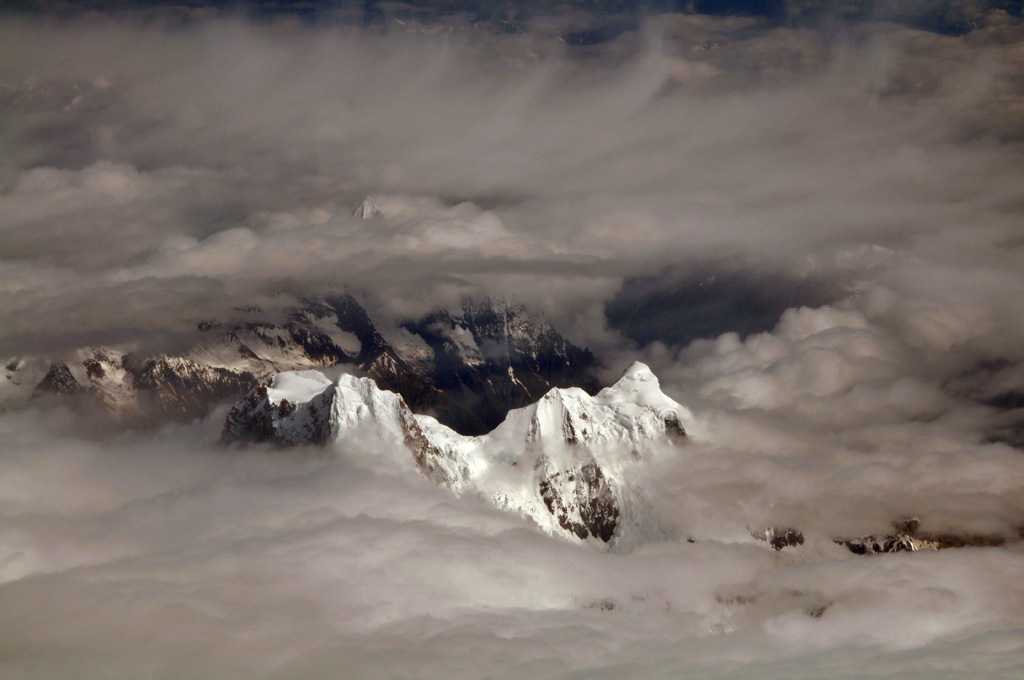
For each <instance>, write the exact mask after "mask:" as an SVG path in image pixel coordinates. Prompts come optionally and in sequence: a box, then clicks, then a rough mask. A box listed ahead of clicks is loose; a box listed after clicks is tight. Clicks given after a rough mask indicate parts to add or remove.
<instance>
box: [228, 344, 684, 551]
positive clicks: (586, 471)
mask: <svg viewBox="0 0 1024 680" xmlns="http://www.w3.org/2000/svg"><path fill="white" fill-rule="evenodd" d="M640 386H642V389H641V388H640ZM692 422H693V415H692V414H691V413H690V412H689V411H688V410H687V409H685V408H684V407H683V406H681V405H680V404H678V403H676V402H674V401H672V400H671V399H670V398H669V397H667V396H665V395H664V394H663V393H662V392H661V390H660V388H659V386H658V382H657V379H656V378H655V377H654V376H653V374H652V373H651V372H650V369H649V368H647V367H646V366H643V365H642V364H639V365H637V366H634V367H631V369H630V371H627V373H626V375H624V376H623V378H622V379H621V380H620V381H619V382H617V383H616V384H615V385H613V386H612V387H609V388H606V389H605V390H602V391H601V392H600V393H598V394H597V395H596V396H590V395H589V394H587V393H586V392H585V391H584V390H581V389H579V388H553V389H550V390H549V391H548V392H547V393H546V394H545V395H544V396H543V397H542V398H541V399H539V400H538V401H537V402H535V403H533V404H531V405H529V406H526V407H524V408H520V409H517V410H515V411H512V412H510V413H509V414H508V416H507V417H506V419H505V420H504V421H503V422H502V423H501V424H500V425H499V426H498V427H496V428H495V429H494V430H493V431H491V432H489V433H487V434H484V435H480V436H475V437H473V436H464V435H460V434H458V433H457V432H455V431H454V430H452V429H450V428H448V427H446V426H444V425H442V424H441V423H439V422H438V421H437V420H436V419H434V418H432V417H430V416H423V415H414V414H413V413H412V411H411V410H410V409H409V407H408V406H407V405H406V403H405V402H404V400H402V398H401V397H400V396H399V395H398V394H395V393H393V392H389V391H386V390H382V389H380V388H379V387H378V386H377V384H376V383H375V382H374V381H373V380H371V379H369V378H359V377H355V376H353V375H348V374H344V375H342V376H340V377H339V378H338V379H337V380H335V381H331V380H329V379H328V378H326V377H325V376H324V375H323V374H321V373H320V372H318V371H297V372H291V373H281V374H279V375H277V376H274V377H273V378H272V379H270V380H268V381H267V382H266V383H265V384H263V385H261V386H260V387H258V388H256V389H255V390H253V391H252V392H251V393H250V394H249V395H248V396H247V397H246V398H245V399H243V400H241V401H239V402H238V403H237V404H236V405H235V407H234V408H233V409H232V410H231V413H230V414H229V415H228V419H227V421H226V423H225V427H224V435H223V436H224V439H225V440H226V441H229V442H230V441H269V442H273V443H275V444H278V445H283V446H288V445H295V444H325V443H330V442H339V443H340V444H341V445H342V446H346V445H349V444H351V443H352V442H359V441H370V442H373V443H376V444H385V445H390V446H384V447H383V449H386V450H388V451H395V450H402V449H403V448H404V449H406V450H408V451H410V452H411V453H412V454H413V455H412V460H413V461H414V462H415V464H416V466H417V467H418V468H419V470H420V471H421V472H423V474H424V475H426V476H427V477H428V478H430V479H433V480H434V481H436V482H438V483H440V484H442V485H444V486H447V487H448V488H450V489H452V490H453V491H455V492H456V493H463V492H466V491H467V490H475V491H477V492H479V493H481V494H482V495H484V496H486V497H487V498H489V499H490V500H491V501H492V502H493V503H495V504H496V505H498V506H499V507H502V508H505V509H508V510H512V511H515V512H518V513H520V514H522V515H525V516H527V517H530V518H532V519H534V520H535V521H536V522H537V523H538V524H539V525H540V526H541V527H542V528H544V529H545V530H547V531H549V532H551V533H555V534H560V535H563V536H567V537H574V538H576V539H580V540H587V539H589V538H591V537H593V538H596V539H597V540H599V541H602V542H605V543H607V542H610V541H612V540H613V538H614V537H615V536H616V535H617V531H618V530H619V526H620V521H621V519H622V517H623V516H624V513H629V512H631V508H632V506H634V505H635V504H636V501H635V499H633V498H631V497H629V493H628V492H627V491H626V489H627V488H628V484H627V481H628V477H629V474H630V470H631V466H633V465H635V464H637V463H638V462H640V461H642V460H645V459H647V458H649V457H650V456H652V455H658V454H659V453H664V452H669V451H673V450H674V449H675V446H676V445H677V444H678V443H680V442H681V441H682V440H683V439H684V438H685V437H686V434H685V430H684V429H683V426H682V425H681V424H680V423H686V424H687V425H690V424H691V423H692ZM492 472H494V473H497V474H491V473H492Z"/></svg>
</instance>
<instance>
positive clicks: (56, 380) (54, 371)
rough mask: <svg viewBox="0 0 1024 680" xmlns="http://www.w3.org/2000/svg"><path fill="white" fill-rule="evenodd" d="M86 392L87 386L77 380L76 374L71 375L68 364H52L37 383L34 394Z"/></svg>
mask: <svg viewBox="0 0 1024 680" xmlns="http://www.w3.org/2000/svg"><path fill="white" fill-rule="evenodd" d="M37 375H38V374H37ZM83 392H85V387H84V386H83V385H82V384H81V383H80V382H78V381H77V380H75V376H73V375H71V370H70V369H69V368H68V366H67V364H58V363H53V364H50V370H49V371H47V373H46V375H45V376H43V379H42V380H41V381H39V384H38V385H36V389H35V392H34V394H35V395H36V396H40V395H43V394H64V395H71V394H82V393H83Z"/></svg>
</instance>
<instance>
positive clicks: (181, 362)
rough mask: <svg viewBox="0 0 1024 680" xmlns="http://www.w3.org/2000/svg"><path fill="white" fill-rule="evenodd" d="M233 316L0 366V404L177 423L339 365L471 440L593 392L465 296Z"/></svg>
mask: <svg viewBox="0 0 1024 680" xmlns="http://www.w3.org/2000/svg"><path fill="white" fill-rule="evenodd" d="M238 311H239V313H240V314H241V317H242V320H240V321H233V322H221V321H216V320H208V321H204V322H202V323H200V324H199V330H200V331H201V332H202V334H203V336H204V337H203V339H202V340H201V342H200V343H198V344H197V345H195V346H193V347H191V348H190V349H188V350H187V351H185V352H183V353H181V354H177V355H164V354H156V355H145V354H141V353H130V354H126V353H124V352H121V351H118V350H115V349H112V348H104V347H100V348H88V349H83V350H80V351H79V352H78V353H77V356H76V359H75V360H74V361H66V362H52V363H51V362H50V361H49V360H48V359H47V358H45V357H27V358H25V357H21V358H11V359H7V360H5V362H4V370H3V371H2V372H0V402H6V405H7V407H11V406H12V405H16V404H17V403H19V402H25V401H27V400H28V399H29V398H30V397H31V396H32V395H33V394H34V395H35V396H37V397H40V396H43V397H45V396H47V395H63V396H65V397H67V396H71V395H75V398H76V399H80V400H88V399H89V398H90V397H92V398H96V399H98V401H99V402H101V403H102V404H103V405H104V406H105V407H106V409H107V410H109V411H110V412H111V413H113V414H115V415H116V416H117V417H118V418H119V419H120V420H122V421H128V422H130V421H132V420H133V419H136V420H150V419H156V420H166V419H172V420H189V419H193V418H196V417H201V416H204V415H206V414H207V413H209V411H210V409H211V408H212V407H213V406H215V405H216V404H217V403H219V402H221V401H223V400H225V399H232V398H234V399H237V398H238V397H240V396H242V395H244V394H245V393H246V392H248V391H249V390H251V389H253V388H254V387H256V386H257V385H258V384H259V383H260V381H261V380H262V379H265V378H267V377H269V376H271V375H274V374H276V373H279V372H281V371H288V370H301V369H309V368H325V367H331V366H345V367H351V368H353V369H356V370H358V371H361V372H363V373H365V374H366V375H368V376H370V377H372V378H373V379H374V380H375V381H376V382H377V383H378V384H379V385H381V386H382V387H383V388H385V389H389V390H393V391H395V392H397V393H399V394H401V395H402V397H403V399H404V400H405V402H406V403H407V404H408V406H409V407H410V408H412V409H413V410H416V411H430V412H432V413H434V414H436V415H437V417H438V419H439V420H440V421H441V422H443V423H445V424H447V425H449V426H451V427H453V428H454V429H455V430H457V431H459V432H462V433H464V434H479V433H482V432H486V431H488V430H490V429H491V428H493V427H494V426H496V425H497V424H498V423H499V422H501V419H502V418H503V417H504V416H505V414H506V413H507V412H508V411H509V409H512V408H517V407H520V406H524V405H526V404H528V403H530V402H532V401H535V400H536V399H538V398H540V396H542V395H543V394H544V393H545V392H546V391H547V390H549V389H551V388H552V387H559V386H561V387H566V386H570V385H582V386H584V387H586V388H587V389H591V390H593V389H596V387H597V384H596V382H595V381H594V379H593V377H592V376H591V375H590V369H591V368H592V367H593V365H594V363H595V360H594V356H593V354H591V353H590V352H589V351H588V350H586V349H583V348H580V347H577V346H576V345H574V344H572V343H571V342H569V341H568V340H567V339H565V338H564V337H563V336H562V335H560V334H559V333H558V332H557V331H555V330H554V329H553V328H552V327H551V325H550V324H549V323H547V322H546V321H545V320H544V319H542V318H541V317H539V316H536V315H533V314H530V313H529V312H527V310H526V309H525V308H524V307H522V306H521V305H518V304H514V303H510V302H507V301H504V300H493V299H489V298H484V299H473V300H467V301H466V302H465V303H464V304H463V306H462V307H461V308H459V309H455V310H437V311H435V312H432V313H430V314H428V315H426V316H424V317H422V318H419V319H415V320H412V321H409V322H407V323H405V324H403V325H400V326H387V325H385V324H382V323H380V322H378V321H377V320H375V319H374V318H372V317H371V315H370V313H369V312H368V311H367V310H366V308H365V307H364V306H363V305H361V304H360V303H359V302H358V301H357V300H356V299H355V298H354V297H353V296H351V295H349V294H341V295H334V296H325V297H321V298H315V299H307V300H303V301H301V302H300V303H299V304H297V305H295V306H294V307H293V308H291V309H290V310H288V311H287V313H286V315H285V317H284V320H280V319H273V318H272V317H271V316H270V315H268V314H264V313H263V312H261V311H260V310H259V309H257V308H246V309H242V310H238Z"/></svg>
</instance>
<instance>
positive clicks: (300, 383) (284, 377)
mask: <svg viewBox="0 0 1024 680" xmlns="http://www.w3.org/2000/svg"><path fill="white" fill-rule="evenodd" d="M330 386H331V381H330V379H329V378H328V377H327V376H325V375H324V374H323V373H321V372H320V371H285V372H284V373H278V374H277V375H275V376H274V377H273V378H271V379H270V384H269V385H267V399H268V400H269V401H270V403H271V404H275V405H277V404H280V403H281V402H282V401H290V402H291V403H293V404H300V403H302V402H305V401H309V400H310V399H312V398H313V397H315V396H316V395H318V394H320V393H321V392H323V391H324V390H326V389H327V388H328V387H330Z"/></svg>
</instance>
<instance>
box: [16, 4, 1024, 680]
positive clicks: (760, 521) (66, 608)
mask: <svg viewBox="0 0 1024 680" xmlns="http://www.w3.org/2000/svg"><path fill="white" fill-rule="evenodd" d="M986 22H987V23H984V25H982V26H981V27H979V28H978V29H977V30H975V31H973V32H971V33H968V34H967V35H964V36H959V37H953V36H943V35H938V34H933V33H927V32H924V31H917V30H913V29H911V28H907V27H905V26H900V25H897V24H889V23H877V24H871V23H864V24H860V25H857V26H851V27H839V26H834V25H828V27H827V28H825V27H823V28H818V27H805V28H785V27H774V28H773V27H771V26H767V25H763V24H759V23H758V22H757V21H756V20H752V19H738V18H721V19H711V18H708V17H694V16H689V17H685V16H673V15H666V16H662V17H655V18H652V20H651V21H649V22H648V23H646V24H645V25H644V26H643V27H642V28H641V29H640V30H637V31H630V32H627V33H624V34H622V35H620V36H619V37H618V38H616V39H614V40H612V41H610V42H608V43H606V44H603V45H599V46H591V47H587V48H585V49H573V48H570V47H568V46H566V45H565V44H564V43H563V42H561V41H560V40H558V38H557V34H553V33H551V32H550V31H547V30H546V28H545V26H546V25H545V24H543V23H540V24H538V25H537V26H535V27H532V28H531V29H530V30H525V31H522V32H520V33H517V34H513V35H504V34H496V33H494V32H491V31H488V30H475V29H472V28H467V27H465V26H454V27H453V26H450V25H447V24H443V23H442V24H438V25H435V24H428V25H417V24H410V23H408V22H406V23H402V24H397V23H396V24H395V25H391V26H390V27H389V29H388V30H381V28H380V27H379V26H376V27H371V28H358V27H353V26H348V25H341V26H334V25H321V26H309V25H304V24H301V23H297V22H293V21H288V20H280V21H261V22H252V21H247V20H241V19H233V18H213V19H209V20H201V21H190V22H184V23H181V22H174V21H172V22H164V21H160V20H149V21H147V22H140V21H135V20H126V19H108V18H100V17H88V16H87V17H77V18H63V19H25V18H15V17H4V18H3V20H2V21H0V44H2V45H4V48H3V53H2V55H0V120H2V125H0V145H2V148H3V153H2V154H0V354H2V355H3V356H4V357H8V356H23V355H28V354H33V353H38V354H44V355H47V356H59V355H60V354H61V353H63V352H69V351H71V350H73V349H75V348H77V347H80V346H82V345H86V344H93V343H97V344H98V343H105V344H118V345H121V346H125V347H129V348H130V347H145V348H154V347H159V348H167V349H173V348H175V347H183V346H186V345H187V344H188V343H189V342H190V341H191V339H192V335H191V334H192V333H193V332H194V329H195V324H196V322H197V321H199V320H201V319H204V318H211V317H212V318H217V317H218V316H223V315H224V314H226V313H228V311H229V310H230V309H232V308H233V307H235V306H237V305H243V304H252V303H254V302H256V303H264V304H267V303H268V302H269V301H272V300H273V299H276V298H277V297H280V295H281V294H282V293H284V294H303V293H315V292H320V291H324V290H329V289H332V288H337V287H340V286H347V287H349V288H350V289H353V290H358V291H361V292H362V294H363V295H364V296H365V297H366V298H367V299H368V300H370V302H371V303H372V306H373V307H374V309H375V313H377V314H379V315H381V316H382V317H385V318H393V319H395V320H401V319H403V318H406V317H408V316H412V315H416V314H420V313H423V312H425V311H427V310H430V309H434V308H436V307H437V306H438V305H444V304H457V303H458V302H459V300H460V299H461V298H462V297H463V296H464V295H466V294H480V293H486V294H492V295H506V296H509V297H512V298H515V299H518V300H521V301H523V302H525V303H526V304H527V305H528V306H530V307H531V308H534V309H537V310H540V311H544V312H546V313H547V314H548V316H549V318H550V319H551V321H552V322H553V323H554V325H555V326H556V328H558V329H559V330H560V331H562V332H564V333H566V334H568V335H569V336H570V337H571V338H572V339H573V340H574V341H576V342H578V343H580V344H586V345H587V346H589V347H591V348H592V349H593V350H594V351H595V352H596V353H597V354H598V356H599V358H600V360H601V361H602V362H603V369H602V370H603V373H602V376H603V378H604V379H605V381H606V382H610V381H612V380H614V379H615V378H616V377H617V374H618V373H619V372H621V370H622V369H623V368H624V367H625V366H627V365H628V364H629V363H630V362H632V361H633V360H636V359H642V360H644V361H646V362H648V363H649V364H650V365H651V366H652V368H653V369H654V371H655V372H656V373H657V374H658V375H659V377H660V378H661V382H662V385H663V387H664V389H665V391H666V392H667V393H669V394H670V395H671V396H673V397H674V398H676V399H678V400H679V401H681V402H682V403H684V404H686V405H687V406H689V407H691V408H692V409H693V410H694V411H695V412H696V414H697V416H698V418H699V419H700V420H701V423H702V426H703V428H704V429H705V430H706V433H707V441H704V442H700V443H692V444H690V445H688V446H686V447H683V448H681V449H680V450H679V452H678V455H677V456H676V457H675V458H673V459H671V460H670V461H668V462H664V463H661V464H658V465H656V466H655V465H652V466H651V469H650V470H649V471H648V472H647V473H645V475H646V476H645V477H644V478H642V479H638V480H636V485H637V486H638V487H639V488H642V489H644V493H645V497H646V498H645V502H646V503H647V504H648V509H649V511H650V512H651V513H652V515H655V516H657V517H658V519H659V522H660V524H661V526H662V527H663V528H664V533H663V535H661V536H649V537H646V540H644V541H636V542H623V546H622V548H621V549H620V550H618V551H613V552H604V551H600V550H596V549H593V548H592V547H581V546H578V545H574V544H570V543H568V542H564V541H561V540H558V539H554V538H551V537H548V536H546V535H544V534H543V533H541V532H539V531H538V530H536V528H535V527H533V526H531V525H530V524H529V523H528V522H527V521H526V520H523V519H521V518H518V517H515V516H513V515H510V514H507V513H503V512H501V511H499V510H496V509H494V508H493V507H491V506H490V505H489V504H488V503H486V502H485V501H484V500H482V499H477V498H472V497H464V498H455V497H454V496H453V495H452V494H450V493H449V492H447V491H446V490H444V489H439V488H436V487H434V486H433V485H431V484H430V483H429V482H428V481H427V480H425V479H423V478H421V477H420V476H418V475H417V474H415V473H414V472H409V473H403V472H396V470H395V467H394V466H393V465H390V464H388V463H387V462H386V461H387V460H389V457H393V456H401V455H404V452H401V451H382V452H380V456H379V457H377V458H375V457H373V456H365V455H360V454H359V453H358V452H355V451H348V450H346V448H345V447H344V446H340V447H339V448H338V449H337V450H332V451H322V450H306V449H298V450H293V451H279V450H273V449H270V448H261V447H253V448H250V449H247V450H230V449H225V448H223V447H220V446H218V445H217V439H218V436H219V433H220V426H221V423H222V422H223V415H224V411H223V410H221V411H219V412H218V413H217V414H216V415H215V416H214V417H211V418H210V419H208V420H206V421H201V422H197V423H193V424H188V425H175V426H167V427H165V428H163V429H159V430H157V431H154V432H145V433H144V432H135V431H110V430H105V429H102V428H100V427H98V426H97V424H96V423H94V422H92V421H90V419H89V418H88V417H87V416H84V415H81V414H75V413H72V412H70V411H67V410H64V409H62V408H60V407H53V408H46V409H44V408H32V409H29V410H21V411H16V412H10V413H4V414H0V442H2V444H0V675H2V676H3V677H4V678H17V679H21V678H33V679H35V678H58V677H75V678H139V677H153V678H181V677H203V678H236V677H238V678H240V677H245V678H356V677H359V678H362V677H367V678H369V677H374V678H376V677H388V678H391V677H394V678H433V677H437V678H482V677H491V678H504V677H507V678H522V677H536V678H574V677H579V678H583V677H586V678H594V677H609V678H610V677H615V678H620V677H650V678H661V677H664V678H678V677H709V678H714V677H723V678H724V677H730V678H732V677H757V678H768V677H786V678H802V677H803V678H817V677H829V678H842V677H888V678H901V679H902V678H917V677H920V678H928V679H929V680H935V679H938V678H962V677H966V676H970V677H978V678H983V677H991V678H1011V677H1018V676H1019V674H1020V669H1021V666H1022V664H1024V642H1022V640H1024V635H1022V633H1024V583H1022V581H1021V579H1020V574H1021V573H1024V572H1022V569H1024V552H1022V548H1021V547H1020V544H1019V543H1018V544H1014V543H1013V540H1014V539H1019V536H1020V533H1019V532H1020V530H1021V527H1022V526H1024V458H1022V455H1024V454H1022V453H1021V450H1020V449H1019V448H1014V446H1012V445H1013V444H1016V445H1017V446H1020V439H1021V434H1020V433H1021V428H1022V425H1021V423H1022V421H1024V413H1022V412H1021V411H1020V410H1019V409H1018V410H1014V409H1013V408H1012V407H1013V406H1014V405H1017V406H1019V405H1020V404H1019V403H1018V401H1020V400H1018V401H1014V395H1019V394H1020V393H1021V392H1024V305H1022V304H1021V300H1022V299H1024V277H1022V275H1021V272H1022V271H1024V231H1022V228H1021V224H1022V217H1024V171H1022V170H1021V168H1022V167H1024V165H1022V160H1024V158H1022V154H1021V151H1022V147H1021V141H1022V140H1024V122H1022V121H1024V113H1022V112H1024V85H1022V83H1024V78H1022V74H1024V28H1022V26H1021V24H1020V23H1019V22H1018V21H1017V20H1015V19H1014V18H1013V17H1010V16H1008V15H1005V13H1003V14H1000V13H990V14H989V15H987V19H986ZM366 196H372V197H373V201H374V204H375V205H376V206H377V208H378V209H379V210H380V213H381V214H380V215H379V216H378V217H375V218H373V219H369V220H363V219H359V218H356V217H354V216H353V215H352V212H353V210H354V209H355V208H356V206H358V205H359V204H360V202H361V201H362V200H363V199H364V198H365V197H366ZM693 268H699V269H700V271H702V272H703V271H706V272H710V273H709V277H711V276H715V275H717V276H720V277H722V280H729V277H731V276H735V275H736V273H737V272H742V273H744V275H745V276H748V277H753V279H752V280H755V281H756V280H763V281H765V282H767V283H766V284H765V290H763V291H759V294H761V295H763V296H764V297H766V298H767V299H771V298H772V297H773V296H775V297H779V298H780V299H781V298H785V299H789V298H786V297H785V296H786V291H785V290H782V289H778V290H776V288H777V287H779V286H782V285H783V284H780V283H779V282H780V281H789V280H799V279H800V278H801V277H815V278H816V279H817V280H821V281H825V282H828V283H829V286H828V290H830V291H832V294H831V301H830V302H829V304H826V305H822V304H815V305H813V306H810V307H800V306H795V307H793V308H790V309H788V310H786V311H785V312H784V313H783V314H782V315H781V318H780V319H779V320H778V322H777V324H776V325H774V327H772V328H769V329H766V330H765V331H764V332H761V333H752V334H749V335H746V336H745V337H741V336H740V335H739V334H737V333H729V332H723V333H722V334H720V335H717V336H716V337H707V338H703V339H698V340H696V341H694V342H692V343H686V344H679V343H673V342H671V341H669V340H666V341H664V342H654V343H649V344H643V345H641V344H638V343H637V342H635V341H634V340H631V339H629V338H627V337H624V335H623V334H622V333H620V331H619V329H617V328H615V327H614V326H612V325H610V324H609V322H608V318H607V316H606V314H605V310H606V305H607V304H608V303H609V301H611V300H613V299H614V298H615V296H616V294H617V293H618V291H620V289H621V288H622V286H623V284H624V283H625V282H627V281H630V280H635V279H636V277H654V281H656V282H657V281H664V289H665V290H669V291H670V290H672V287H673V285H675V282H676V281H678V278H679V276H681V275H683V274H685V272H686V271H688V270H690V269H693ZM758 277H762V278H758ZM652 289H653V290H655V291H657V290H658V285H657V284H655V285H654V286H653V288H652ZM741 292H742V291H741ZM728 294H729V293H728V289H726V293H725V294H724V295H725V296H726V297H728ZM269 303H270V304H272V302H269ZM726 321H728V320H726ZM678 323H679V324H685V323H686V318H685V316H684V315H681V316H680V318H679V320H678ZM739 325H740V322H739V321H737V327H739ZM728 327H729V325H728V323H725V324H724V328H725V329H728ZM993 404H995V405H993ZM378 458H379V459H378ZM911 515H916V516H918V517H920V519H921V521H922V528H925V529H928V530H931V531H956V532H961V533H970V534H978V535H999V536H1003V537H1005V538H1007V539H1011V542H1010V543H1008V544H1007V545H1005V546H1002V547H994V548H971V549H964V550H945V551H941V552H921V553H914V554H910V553H900V554H894V555H885V556H881V557H875V558H862V557H856V556H854V555H852V554H850V553H849V552H848V551H846V549H845V548H843V547H841V546H838V545H836V544H835V543H833V542H832V537H834V536H837V535H838V536H851V535H861V534H867V533H884V532H886V531H888V530H889V529H890V525H891V522H892V521H893V520H895V519H899V518H901V517H906V516H911ZM772 525H774V526H783V525H787V526H788V525H791V526H798V527H799V528H800V529H802V530H803V531H804V534H805V536H806V539H807V540H806V543H805V544H804V545H803V546H801V547H800V548H798V549H796V550H784V551H782V552H778V553H777V552H774V551H772V550H771V549H770V548H769V547H768V546H767V545H766V544H764V543H759V542H757V541H755V540H754V539H753V538H752V537H751V532H752V531H756V530H758V529H762V528H764V527H766V526H772ZM687 539H692V540H693V541H694V542H692V543H691V542H689V541H688V540H687Z"/></svg>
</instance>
